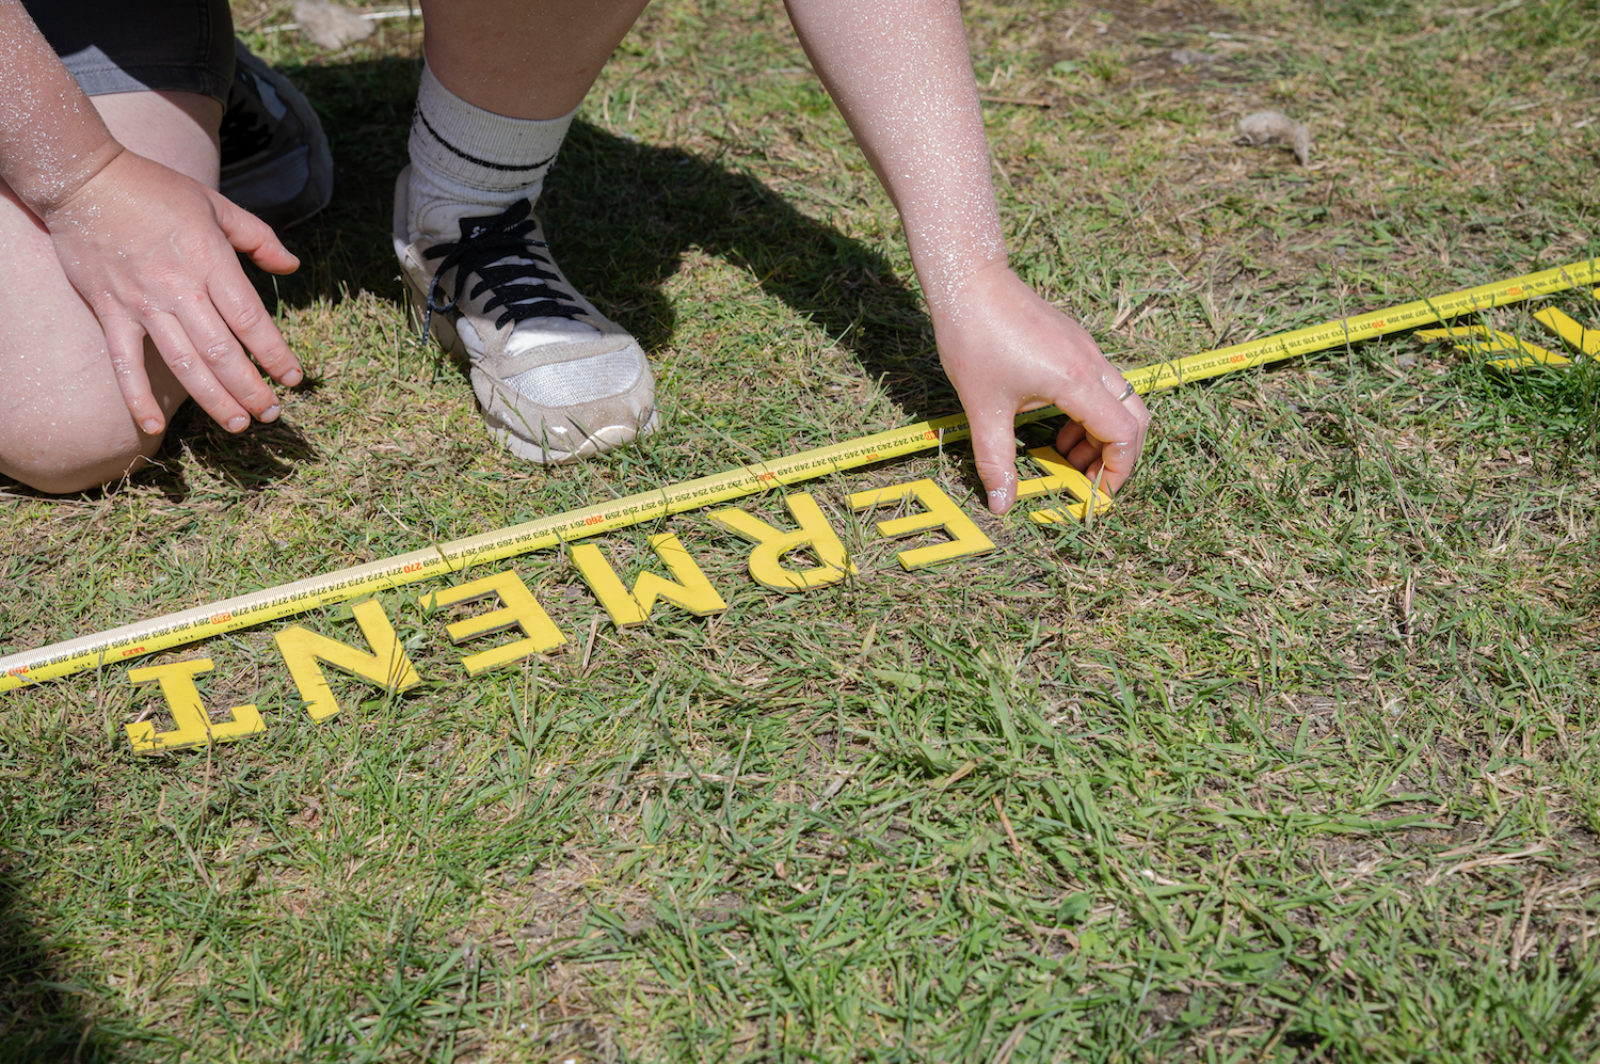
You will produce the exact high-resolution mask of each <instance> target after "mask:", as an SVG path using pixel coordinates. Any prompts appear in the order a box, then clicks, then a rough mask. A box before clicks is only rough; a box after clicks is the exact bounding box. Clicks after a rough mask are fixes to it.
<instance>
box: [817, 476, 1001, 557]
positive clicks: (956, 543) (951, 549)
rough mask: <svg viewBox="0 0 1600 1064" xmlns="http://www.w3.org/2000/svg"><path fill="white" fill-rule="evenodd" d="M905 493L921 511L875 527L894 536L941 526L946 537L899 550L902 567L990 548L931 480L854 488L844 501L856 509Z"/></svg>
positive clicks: (979, 531)
mask: <svg viewBox="0 0 1600 1064" xmlns="http://www.w3.org/2000/svg"><path fill="white" fill-rule="evenodd" d="M907 495H910V496H911V497H912V498H914V499H916V500H917V501H918V502H919V503H921V504H922V505H923V507H924V510H923V512H922V513H911V514H906V515H905V516H903V517H891V518H889V519H888V520H884V521H879V522H878V531H879V532H881V533H883V535H884V537H885V538H888V539H892V538H894V537H895V536H909V535H911V534H912V533H913V532H931V531H932V530H933V529H936V528H938V529H943V530H944V532H945V534H946V535H948V536H949V537H950V538H949V540H947V541H945V542H944V543H933V544H930V545H928V546H926V547H911V548H908V549H906V550H903V551H900V552H899V553H898V554H897V555H896V557H897V558H899V559H900V564H901V565H903V566H904V567H905V568H907V569H920V568H922V567H923V566H925V565H935V564H937V563H939V562H946V561H949V560H951V559H952V558H965V557H967V556H968V555H971V554H982V553H983V552H984V551H991V550H994V541H993V540H991V539H990V538H989V537H988V536H986V535H984V534H983V531H982V529H980V528H979V527H978V526H977V525H975V524H973V523H972V518H970V517H968V516H967V515H966V514H964V513H962V512H961V507H959V506H957V505H956V501H955V500H954V499H952V498H951V497H950V496H948V495H946V494H945V493H944V492H943V491H942V490H941V489H940V488H939V485H937V484H935V483H934V482H933V481H931V480H914V481H912V482H911V483H909V484H896V485H895V486H893V487H889V488H875V489H872V490H869V491H858V492H854V493H852V494H851V495H849V496H847V497H846V501H847V502H849V504H850V509H852V510H855V511H858V512H859V511H861V510H867V509H871V508H872V507H874V506H887V505H889V504H891V503H897V502H902V501H903V500H904V499H905V497H906V496H907Z"/></svg>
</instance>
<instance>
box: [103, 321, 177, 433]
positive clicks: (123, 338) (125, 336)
mask: <svg viewBox="0 0 1600 1064" xmlns="http://www.w3.org/2000/svg"><path fill="white" fill-rule="evenodd" d="M101 325H102V328H104V330H105V337H106V354H107V355H108V356H109V357H110V359H111V368H112V370H113V371H114V372H115V373H116V378H117V387H118V388H119V389H121V391H122V401H123V402H124V403H126V404H127V407H128V413H130V414H132V415H133V421H134V424H136V425H138V426H139V428H140V429H141V430H142V431H143V432H144V433H145V435H147V436H155V435H157V434H159V433H160V432H161V430H162V429H163V428H165V427H166V423H167V419H166V415H165V414H163V413H162V411H161V404H160V403H158V402H156V397H155V394H154V393H153V392H152V391H151V390H150V377H149V375H148V374H147V373H146V372H145V368H144V335H145V334H144V330H143V329H141V328H140V327H139V326H138V325H137V324H135V323H134V322H132V321H130V320H128V319H127V318H123V317H120V316H118V317H109V316H106V317H102V319H101Z"/></svg>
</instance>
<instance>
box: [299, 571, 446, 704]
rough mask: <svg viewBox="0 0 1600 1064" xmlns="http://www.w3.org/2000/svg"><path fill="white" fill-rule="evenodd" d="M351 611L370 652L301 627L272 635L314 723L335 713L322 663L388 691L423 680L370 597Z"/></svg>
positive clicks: (401, 688) (334, 702) (331, 692)
mask: <svg viewBox="0 0 1600 1064" xmlns="http://www.w3.org/2000/svg"><path fill="white" fill-rule="evenodd" d="M350 612H351V613H353V614H354V615H355V618H356V623H357V624H358V625H360V626H361V634H362V635H364V636H366V637H367V644H368V645H369V646H370V647H371V648H372V650H371V652H370V653H362V652H361V651H359V650H357V649H356V648H355V647H353V646H348V645H346V644H344V643H341V642H339V641H338V640H337V639H329V638H328V637H327V636H325V635H318V634H317V633H315V632H313V631H311V630H309V629H307V628H302V627H300V626H299V625H294V626H292V627H290V628H285V629H284V630H283V631H281V632H278V633H277V634H276V635H274V636H273V639H275V640H276V641H277V643H278V653H280V654H282V655H283V662H284V664H285V665H287V666H289V675H290V676H292V677H294V685H295V687H296V688H298V689H299V691H300V698H301V699H302V700H303V701H304V702H305V704H306V712H307V713H309V714H311V719H312V720H322V719H324V718H326V717H331V716H333V715H334V714H335V713H337V712H339V703H338V702H337V701H335V700H334V697H333V688H331V687H329V686H328V678H327V677H326V676H324V675H323V673H322V662H327V663H328V664H329V665H332V666H333V667H334V668H336V669H340V670H342V671H344V672H348V673H350V674H351V675H352V676H358V677H360V678H361V679H363V680H367V681H370V682H372V683H375V684H377V685H379V686H380V687H382V688H384V690H386V691H404V690H405V689H406V688H408V687H414V686H415V685H417V684H419V683H421V682H422V677H420V676H418V675H417V670H416V669H415V668H413V667H412V665H411V659H410V658H407V657H406V652H405V648H404V647H402V646H401V645H400V638H399V636H397V635H395V631H394V626H393V625H392V624H390V623H389V618H388V617H386V616H384V613H383V607H382V606H380V605H378V604H377V603H376V602H374V601H373V600H371V599H368V600H367V601H365V602H358V603H356V604H355V605H354V606H352V607H351V608H350Z"/></svg>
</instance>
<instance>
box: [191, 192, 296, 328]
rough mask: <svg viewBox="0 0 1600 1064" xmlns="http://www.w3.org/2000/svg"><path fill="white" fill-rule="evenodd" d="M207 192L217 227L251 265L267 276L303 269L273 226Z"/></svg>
mask: <svg viewBox="0 0 1600 1064" xmlns="http://www.w3.org/2000/svg"><path fill="white" fill-rule="evenodd" d="M206 191H207V192H208V193H210V196H211V205H212V208H213V209H214V210H215V211H216V214H217V225H218V226H220V227H221V229H222V232H223V235H224V236H226V237H227V238H228V243H230V244H232V245H233V247H234V250H235V251H239V252H242V253H243V254H245V255H248V256H249V257H250V261H251V262H253V263H255V264H256V265H257V266H259V267H261V268H262V269H263V270H266V271H267V272H268V273H278V274H284V273H293V272H294V271H295V270H297V269H299V268H300V260H299V259H298V258H296V257H295V255H294V253H293V252H291V251H290V250H289V249H288V248H286V247H284V246H283V242H282V241H281V240H279V239H278V234H276V233H274V232H273V231H272V227H271V226H270V225H268V224H267V223H266V222H263V221H262V220H261V219H260V218H257V217H256V216H255V215H253V214H251V213H250V212H249V211H247V210H245V209H244V208H242V207H239V206H237V205H235V204H234V203H233V201H232V200H229V199H228V198H227V197H226V196H224V195H222V194H221V193H220V192H212V191H211V190H210V189H207V190H206ZM252 350H253V349H252Z"/></svg>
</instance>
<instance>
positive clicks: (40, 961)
mask: <svg viewBox="0 0 1600 1064" xmlns="http://www.w3.org/2000/svg"><path fill="white" fill-rule="evenodd" d="M22 882H23V881H22V878H21V877H20V876H18V875H17V874H16V873H15V871H14V870H13V869H12V868H11V867H10V866H9V865H8V864H7V863H6V862H5V861H4V859H3V857H0V1060H4V1061H6V1062H7V1064H34V1062H38V1064H47V1062H48V1064H56V1062H58V1061H82V1062H85V1064H88V1062H92V1061H109V1060H111V1059H112V1049H113V1047H112V1045H111V1044H109V1043H108V1042H107V1041H106V1040H105V1039H104V1038H103V1037H102V1036H101V1035H100V1034H99V1033H97V1032H96V1031H95V1029H94V1027H93V1026H91V1025H90V1024H89V1022H88V1021H87V1020H85V1019H84V1018H83V1016H82V1015H81V1014H80V1013H79V1011H78V1009H77V1008H76V1006H75V1005H74V1003H73V1000H72V995H71V987H70V986H69V985H68V984H66V983H64V982H63V981H62V977H61V975H60V974H59V973H58V972H57V971H56V970H55V967H54V965H53V964H52V963H51V961H50V959H49V956H48V953H47V951H46V949H45V947H44V944H43V943H41V942H40V941H39V940H38V938H37V937H36V936H35V935H34V933H33V931H32V929H31V928H30V927H29V925H28V922H27V921H26V920H25V919H24V918H23V916H22V914H21V913H20V912H19V911H18V910H19V905H18V900H17V899H18V895H19V894H20V893H21V887H22Z"/></svg>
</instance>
